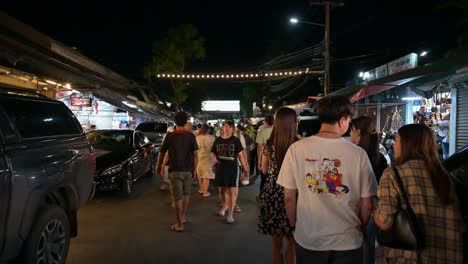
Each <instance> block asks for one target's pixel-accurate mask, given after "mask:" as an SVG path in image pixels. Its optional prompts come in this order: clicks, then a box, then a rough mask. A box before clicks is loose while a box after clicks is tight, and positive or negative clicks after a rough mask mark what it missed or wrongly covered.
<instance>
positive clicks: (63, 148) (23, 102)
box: [0, 87, 96, 263]
mask: <svg viewBox="0 0 468 264" xmlns="http://www.w3.org/2000/svg"><path fill="white" fill-rule="evenodd" d="M95 171H96V156H95V153H94V151H93V148H92V147H91V145H90V144H89V142H88V139H87V138H86V135H85V133H84V132H83V129H82V128H81V125H80V123H79V122H78V120H77V119H76V117H75V116H74V115H73V113H72V112H71V111H70V110H69V109H68V108H67V107H66V106H65V105H64V104H63V103H61V102H58V101H54V100H51V99H48V98H46V97H45V96H42V95H40V94H37V93H35V92H34V91H28V90H18V89H14V88H7V87H0V263H3V262H4V261H8V260H11V259H14V260H15V261H14V262H15V263H66V259H67V254H68V249H69V246H70V237H76V236H77V235H78V217H77V214H78V209H79V208H80V207H82V206H83V205H84V204H85V203H86V202H87V201H88V200H90V199H91V198H92V197H93V195H94V186H95V185H94V182H93V180H94V175H95Z"/></svg>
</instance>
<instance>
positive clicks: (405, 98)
mask: <svg viewBox="0 0 468 264" xmlns="http://www.w3.org/2000/svg"><path fill="white" fill-rule="evenodd" d="M419 99H421V98H419V97H403V98H401V100H403V101H414V100H419Z"/></svg>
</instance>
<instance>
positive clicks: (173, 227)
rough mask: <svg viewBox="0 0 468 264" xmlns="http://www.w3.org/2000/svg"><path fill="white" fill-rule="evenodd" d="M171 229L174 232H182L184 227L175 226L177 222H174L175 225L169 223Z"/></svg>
mask: <svg viewBox="0 0 468 264" xmlns="http://www.w3.org/2000/svg"><path fill="white" fill-rule="evenodd" d="M171 230H172V231H174V232H182V231H184V228H183V227H177V224H175V225H171Z"/></svg>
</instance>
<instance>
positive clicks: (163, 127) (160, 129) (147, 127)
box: [136, 123, 167, 133]
mask: <svg viewBox="0 0 468 264" xmlns="http://www.w3.org/2000/svg"><path fill="white" fill-rule="evenodd" d="M136 130H138V131H141V132H153V133H155V132H156V133H166V132H167V124H166V123H141V124H139V125H138V126H137V128H136Z"/></svg>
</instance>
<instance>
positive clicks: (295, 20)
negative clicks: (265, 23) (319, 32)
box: [289, 17, 325, 27]
mask: <svg viewBox="0 0 468 264" xmlns="http://www.w3.org/2000/svg"><path fill="white" fill-rule="evenodd" d="M289 23H291V24H293V25H295V24H298V23H301V24H307V25H314V26H319V27H325V25H324V24H320V23H315V22H309V21H302V20H299V19H298V18H297V17H291V18H290V19H289Z"/></svg>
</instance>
